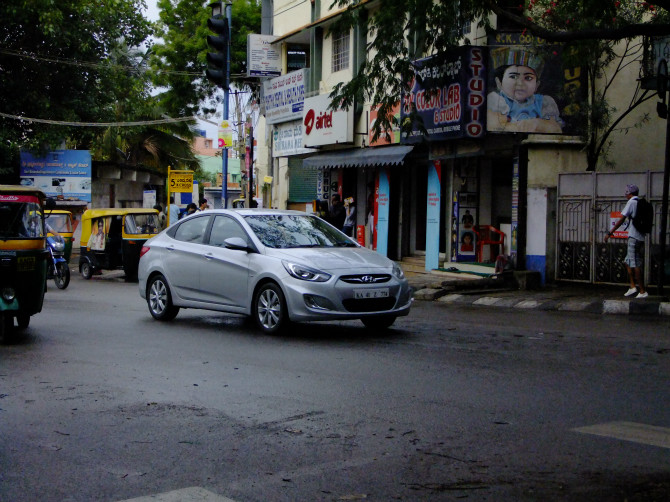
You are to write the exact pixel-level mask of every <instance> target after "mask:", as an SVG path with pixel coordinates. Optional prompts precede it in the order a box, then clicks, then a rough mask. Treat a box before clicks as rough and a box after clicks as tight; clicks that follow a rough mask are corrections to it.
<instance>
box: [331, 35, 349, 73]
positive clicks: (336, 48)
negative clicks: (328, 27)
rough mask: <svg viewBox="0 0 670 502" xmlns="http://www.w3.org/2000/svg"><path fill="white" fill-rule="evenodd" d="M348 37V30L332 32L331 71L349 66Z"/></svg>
mask: <svg viewBox="0 0 670 502" xmlns="http://www.w3.org/2000/svg"><path fill="white" fill-rule="evenodd" d="M349 38H350V37H349V32H346V33H334V34H333V64H332V72H333V73H335V72H336V71H341V70H346V69H347V68H349Z"/></svg>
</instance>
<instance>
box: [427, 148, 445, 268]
mask: <svg viewBox="0 0 670 502" xmlns="http://www.w3.org/2000/svg"><path fill="white" fill-rule="evenodd" d="M441 194H442V164H441V163H440V161H439V160H435V161H433V163H432V164H431V165H430V166H429V167H428V197H427V198H428V206H427V207H426V270H435V269H437V268H440V203H441V200H440V198H441Z"/></svg>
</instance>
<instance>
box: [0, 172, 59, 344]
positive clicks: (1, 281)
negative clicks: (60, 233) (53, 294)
mask: <svg viewBox="0 0 670 502" xmlns="http://www.w3.org/2000/svg"><path fill="white" fill-rule="evenodd" d="M45 200H46V197H45V195H44V193H43V192H42V191H41V190H37V189H35V188H32V187H25V186H14V185H0V337H2V338H4V339H5V340H7V339H10V338H12V337H14V336H15V335H16V331H15V330H14V319H16V324H17V327H18V329H24V328H27V327H28V324H29V323H30V316H32V315H34V314H37V313H38V312H40V311H41V310H42V304H43V302H44V293H45V291H46V276H47V249H46V231H45V226H44V210H45V208H44V205H45ZM52 205H53V201H52V200H51V201H50V204H49V206H52Z"/></svg>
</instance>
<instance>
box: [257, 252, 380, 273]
mask: <svg viewBox="0 0 670 502" xmlns="http://www.w3.org/2000/svg"><path fill="white" fill-rule="evenodd" d="M267 254H268V255H270V256H275V257H277V258H280V259H284V260H288V261H293V262H297V263H300V264H302V265H307V266H311V267H314V268H317V269H319V270H324V271H325V270H341V269H352V270H353V269H358V268H364V269H371V268H385V269H389V268H391V266H392V262H391V260H389V259H388V258H387V257H386V256H383V255H381V254H379V253H377V252H376V251H371V250H369V249H367V248H292V249H271V248H268V250H267Z"/></svg>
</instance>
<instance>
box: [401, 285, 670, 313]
mask: <svg viewBox="0 0 670 502" xmlns="http://www.w3.org/2000/svg"><path fill="white" fill-rule="evenodd" d="M414 299H415V300H418V301H437V302H440V303H445V304H453V305H466V306H475V307H495V308H508V309H518V310H545V311H565V312H588V313H592V314H612V315H630V314H643V315H657V316H670V302H661V301H654V300H588V299H583V300H575V299H570V300H563V299H556V298H553V299H552V298H538V299H534V298H525V299H520V298H509V297H505V298H502V297H497V296H483V295H482V296H477V295H464V294H458V293H447V292H445V291H444V290H442V291H440V290H438V289H434V288H426V289H420V290H417V291H415V292H414Z"/></svg>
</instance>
